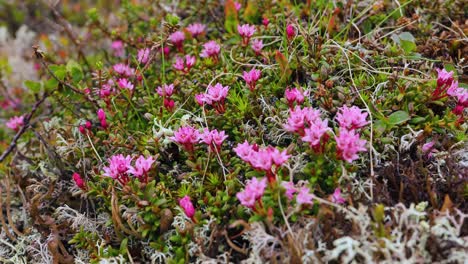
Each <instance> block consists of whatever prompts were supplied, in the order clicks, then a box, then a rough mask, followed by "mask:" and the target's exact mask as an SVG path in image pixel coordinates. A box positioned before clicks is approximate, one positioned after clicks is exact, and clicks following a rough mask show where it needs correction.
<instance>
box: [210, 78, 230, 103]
mask: <svg viewBox="0 0 468 264" xmlns="http://www.w3.org/2000/svg"><path fill="white" fill-rule="evenodd" d="M228 92H229V86H223V85H222V84H220V83H217V84H215V86H211V85H208V91H207V93H206V94H205V102H206V103H207V104H209V105H211V104H213V103H214V102H222V101H224V100H225V99H226V97H227V95H228Z"/></svg>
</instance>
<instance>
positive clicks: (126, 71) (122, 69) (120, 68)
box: [112, 63, 135, 77]
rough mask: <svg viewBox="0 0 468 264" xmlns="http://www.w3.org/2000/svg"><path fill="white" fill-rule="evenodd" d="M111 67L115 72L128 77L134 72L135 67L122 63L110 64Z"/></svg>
mask: <svg viewBox="0 0 468 264" xmlns="http://www.w3.org/2000/svg"><path fill="white" fill-rule="evenodd" d="M112 69H114V71H115V72H116V73H118V74H119V75H122V76H127V77H130V76H133V75H134V74H135V69H133V68H131V67H130V66H128V65H126V64H123V63H117V64H115V65H114V66H112Z"/></svg>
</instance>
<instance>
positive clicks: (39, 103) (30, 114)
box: [0, 92, 49, 162]
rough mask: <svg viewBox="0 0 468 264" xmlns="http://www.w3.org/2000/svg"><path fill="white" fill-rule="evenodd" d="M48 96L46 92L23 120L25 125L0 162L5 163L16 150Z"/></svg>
mask: <svg viewBox="0 0 468 264" xmlns="http://www.w3.org/2000/svg"><path fill="white" fill-rule="evenodd" d="M48 96H49V93H47V92H44V95H43V96H42V98H41V99H39V100H37V101H36V103H35V104H34V105H33V107H32V109H31V111H30V112H29V113H28V114H27V115H26V116H25V117H24V119H23V123H24V125H23V126H22V127H21V128H20V130H18V132H17V133H16V135H15V136H14V137H13V139H12V140H11V143H10V145H9V146H8V148H7V149H6V150H5V151H4V152H3V154H2V155H1V156H0V162H3V161H4V160H5V158H6V157H7V156H8V155H9V154H10V153H11V152H12V151H13V150H14V149H15V147H16V142H17V141H18V139H19V138H20V137H21V136H22V135H23V134H24V132H26V129H27V128H28V127H29V122H30V121H31V118H32V116H33V115H34V113H35V112H36V110H37V108H39V106H40V105H41V104H42V103H43V102H44V101H45V99H46V98H47V97H48Z"/></svg>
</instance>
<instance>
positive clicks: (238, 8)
mask: <svg viewBox="0 0 468 264" xmlns="http://www.w3.org/2000/svg"><path fill="white" fill-rule="evenodd" d="M234 7H235V8H236V11H239V10H240V9H241V8H242V4H241V3H239V2H234Z"/></svg>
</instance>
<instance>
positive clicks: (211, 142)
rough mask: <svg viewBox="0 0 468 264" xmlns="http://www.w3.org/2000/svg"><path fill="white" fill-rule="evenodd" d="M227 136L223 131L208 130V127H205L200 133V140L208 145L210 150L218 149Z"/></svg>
mask: <svg viewBox="0 0 468 264" xmlns="http://www.w3.org/2000/svg"><path fill="white" fill-rule="evenodd" d="M227 137H228V136H227V135H226V133H225V132H224V131H221V132H219V131H218V130H217V129H214V130H211V131H210V130H209V129H208V128H205V129H204V130H203V133H202V134H200V142H204V143H205V144H206V145H208V146H209V147H210V151H219V150H220V148H221V145H222V144H223V142H224V140H226V138H227Z"/></svg>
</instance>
